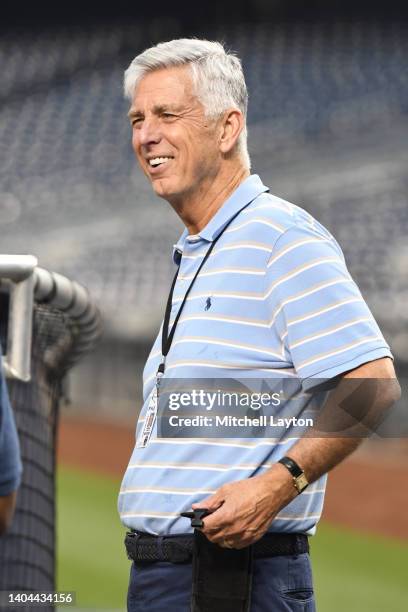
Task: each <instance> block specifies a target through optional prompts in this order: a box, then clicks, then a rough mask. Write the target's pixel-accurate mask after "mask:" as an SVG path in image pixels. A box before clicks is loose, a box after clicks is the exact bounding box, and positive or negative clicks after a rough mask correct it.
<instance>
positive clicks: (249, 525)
mask: <svg viewBox="0 0 408 612" xmlns="http://www.w3.org/2000/svg"><path fill="white" fill-rule="evenodd" d="M296 495H297V493H296V490H295V487H294V486H293V481H292V477H291V475H290V474H289V472H288V470H287V469H286V468H285V467H284V466H282V465H281V464H280V463H277V464H276V465H274V466H273V467H272V468H271V469H270V470H268V472H267V473H265V474H262V475H261V476H254V477H253V478H248V479H246V480H238V481H236V482H231V483H229V484H226V485H223V486H222V487H221V488H220V489H218V491H216V493H214V495H211V496H210V497H208V498H207V499H203V500H201V501H200V502H199V503H197V504H193V508H208V509H209V510H211V511H212V514H211V515H209V516H207V517H206V518H205V519H204V527H203V529H202V532H203V533H204V534H205V535H206V537H207V538H208V539H209V540H210V541H211V542H214V543H216V544H219V545H220V546H224V547H226V548H244V547H245V546H249V545H250V544H253V543H254V542H256V541H257V540H259V539H260V538H261V537H262V536H263V535H264V533H265V532H266V531H267V529H268V527H269V525H270V524H271V522H272V521H273V519H274V518H275V516H276V514H277V513H278V512H279V510H281V508H283V507H284V506H286V504H288V503H289V502H290V501H291V500H292V499H293V498H294V497H296Z"/></svg>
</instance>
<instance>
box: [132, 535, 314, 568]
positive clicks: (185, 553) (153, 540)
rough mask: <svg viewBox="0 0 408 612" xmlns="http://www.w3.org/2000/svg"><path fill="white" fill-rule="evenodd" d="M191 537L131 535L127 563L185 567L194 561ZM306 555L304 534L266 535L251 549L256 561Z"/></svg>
mask: <svg viewBox="0 0 408 612" xmlns="http://www.w3.org/2000/svg"><path fill="white" fill-rule="evenodd" d="M193 545H194V536H193V535H192V534H191V535H190V534H186V535H179V536H163V537H162V536H153V535H150V534H147V533H140V532H136V531H130V532H128V533H127V534H126V538H125V546H126V551H127V555H128V557H129V559H131V560H132V561H135V562H136V563H155V562H157V561H169V562H170V563H188V562H190V561H191V560H192V557H193ZM308 552H309V540H308V537H307V536H306V535H304V534H303V533H266V534H265V535H264V536H263V537H262V538H261V539H260V540H258V541H257V542H255V544H254V545H253V554H254V558H255V559H262V558H266V557H279V556H281V555H301V554H303V553H308Z"/></svg>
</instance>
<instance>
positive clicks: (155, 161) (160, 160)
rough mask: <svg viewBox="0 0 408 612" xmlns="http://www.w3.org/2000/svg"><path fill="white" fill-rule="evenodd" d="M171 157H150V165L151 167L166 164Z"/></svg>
mask: <svg viewBox="0 0 408 612" xmlns="http://www.w3.org/2000/svg"><path fill="white" fill-rule="evenodd" d="M171 159H173V157H153V158H152V159H149V166H150V168H158V167H159V166H162V165H163V164H166V163H167V162H168V161H170V160H171Z"/></svg>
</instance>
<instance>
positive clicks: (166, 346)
mask: <svg viewBox="0 0 408 612" xmlns="http://www.w3.org/2000/svg"><path fill="white" fill-rule="evenodd" d="M250 203H251V202H248V204H247V205H246V206H244V207H243V208H241V209H240V210H238V212H236V213H235V215H234V216H233V217H231V219H230V220H229V221H228V223H227V224H226V225H225V227H223V229H222V231H221V232H220V233H219V234H218V236H217V237H216V238H215V240H213V242H212V244H211V246H210V248H209V249H208V251H207V252H206V254H205V256H204V259H203V261H202V262H201V264H200V265H199V267H198V270H197V272H196V273H195V274H194V278H193V280H192V281H191V283H190V285H189V287H188V289H187V291H186V293H185V295H184V298H183V301H182V302H181V306H180V308H179V310H178V313H177V315H176V318H175V319H174V323H173V325H172V327H171V330H170V334H169V323H170V312H171V304H172V301H173V292H174V287H175V285H176V280H177V276H178V273H179V270H180V267H178V268H177V272H176V274H175V275H174V278H173V282H172V284H171V289H170V293H169V297H168V298H167V305H166V312H165V314H164V321H163V331H162V356H163V361H162V363H161V364H160V365H159V368H158V370H157V373H158V374H160V375H163V374H164V361H165V359H166V357H167V354H168V352H169V350H170V347H171V343H172V342H173V338H174V334H175V331H176V327H177V323H178V321H179V319H180V315H181V312H182V310H183V308H184V304H185V303H186V301H187V298H188V295H189V293H190V291H191V289H192V287H193V285H194V283H195V280H196V278H197V276H198V275H199V273H200V271H201V268H202V267H203V265H204V264H205V262H206V261H207V259H208V258H209V256H210V255H211V252H212V250H213V248H214V247H215V245H216V244H217V242H218V240H219V239H220V238H221V236H222V235H223V233H224V232H225V230H226V229H227V228H228V227H229V226H230V225H231V223H232V222H233V221H234V219H235V218H236V217H237V216H238V215H239V213H240V212H241V211H242V210H243V209H244V208H246V207H247V206H248V205H249V204H250Z"/></svg>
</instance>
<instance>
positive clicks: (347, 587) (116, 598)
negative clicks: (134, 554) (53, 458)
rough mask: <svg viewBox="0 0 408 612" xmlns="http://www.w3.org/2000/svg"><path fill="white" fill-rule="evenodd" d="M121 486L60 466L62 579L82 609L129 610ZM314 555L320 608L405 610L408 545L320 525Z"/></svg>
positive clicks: (337, 611) (333, 611)
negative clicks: (119, 508)
mask: <svg viewBox="0 0 408 612" xmlns="http://www.w3.org/2000/svg"><path fill="white" fill-rule="evenodd" d="M118 489H119V482H118V481H117V480H114V479H109V478H105V477H101V476H96V475H95V474H93V473H86V472H83V471H78V470H73V469H67V468H64V467H60V468H59V471H58V492H57V516H58V524H57V529H58V568H57V582H58V589H59V590H65V591H67V590H73V591H76V594H77V608H90V609H94V610H104V609H110V610H125V600H126V589H127V582H128V573H129V561H128V559H127V558H126V554H125V552H124V546H123V538H124V529H123V528H122V526H121V524H120V522H119V518H118V515H117V511H116V498H117V492H118ZM312 559H313V568H314V578H315V587H316V593H317V602H318V611H319V612H345V611H347V612H405V611H406V609H407V601H408V545H403V544H400V543H398V542H395V541H391V540H387V539H385V538H379V537H377V536H367V535H362V534H360V533H357V532H352V531H349V530H346V529H340V528H334V527H332V526H328V525H320V526H319V530H318V535H317V536H315V537H314V538H313V539H312ZM70 609H71V610H72V608H70ZM174 612H176V611H174Z"/></svg>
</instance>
